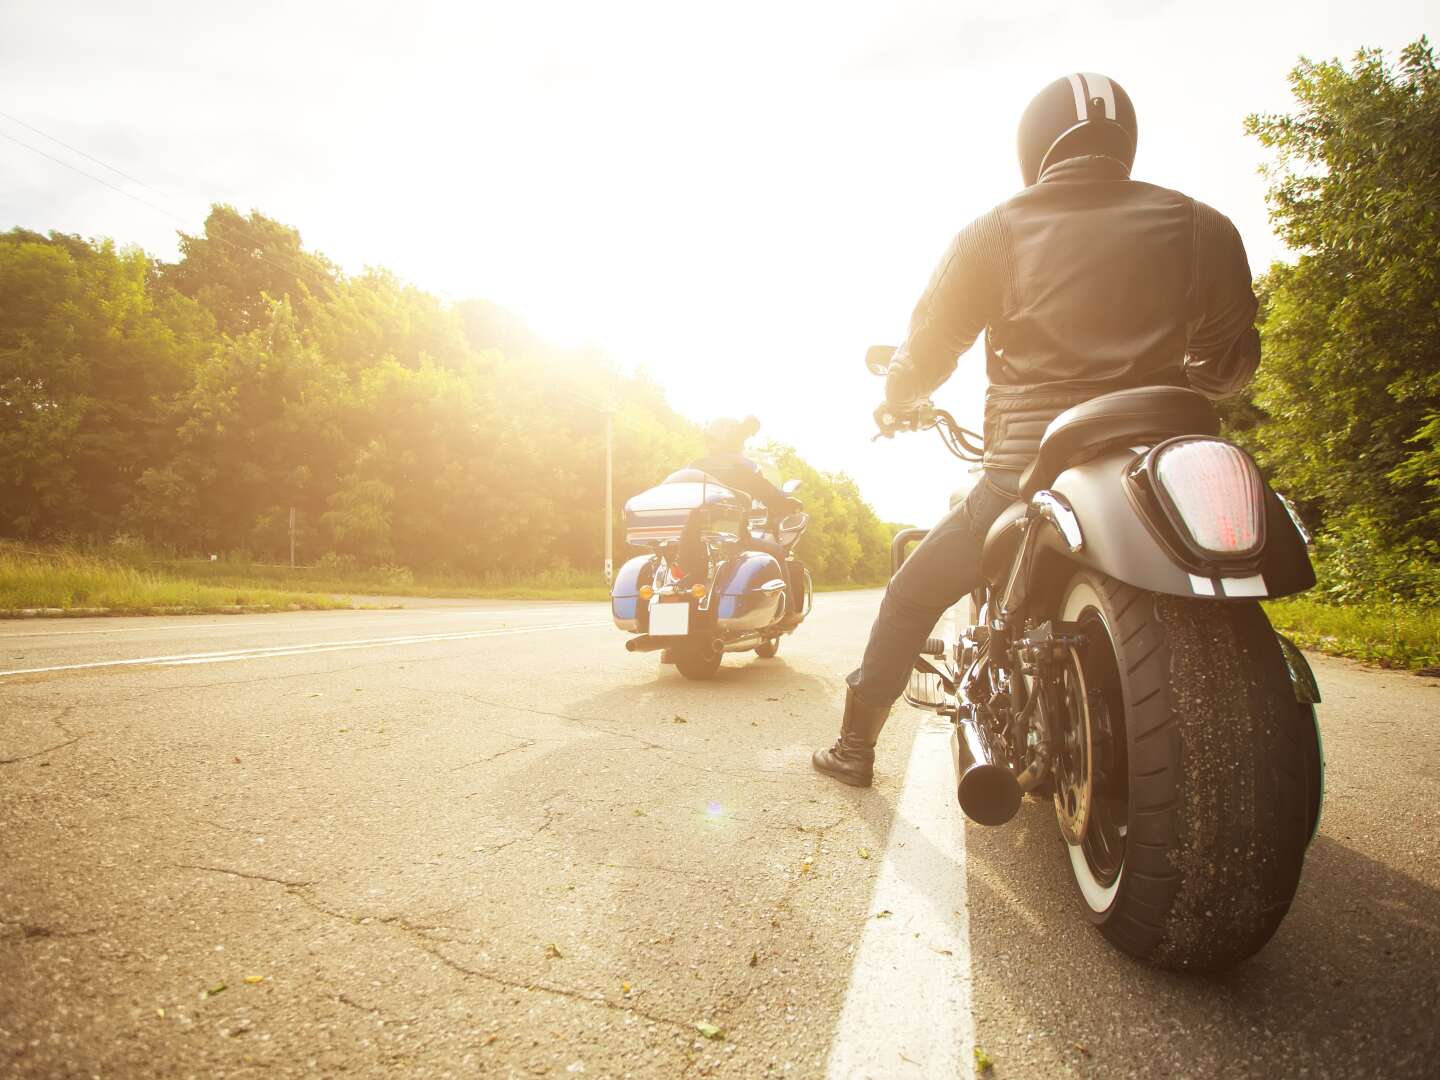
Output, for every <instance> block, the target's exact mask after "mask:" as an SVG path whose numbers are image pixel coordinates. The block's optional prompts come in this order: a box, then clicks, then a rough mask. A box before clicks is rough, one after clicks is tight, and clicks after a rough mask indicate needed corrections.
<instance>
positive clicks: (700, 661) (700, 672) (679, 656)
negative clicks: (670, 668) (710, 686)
mask: <svg viewBox="0 0 1440 1080" xmlns="http://www.w3.org/2000/svg"><path fill="white" fill-rule="evenodd" d="M673 653H674V656H675V666H676V668H678V669H679V671H680V674H681V675H684V676H685V678H687V679H702V680H703V679H713V678H714V677H715V676H716V674H717V673H718V672H719V671H720V661H721V660H722V659H724V657H725V654H724V653H723V652H721V651H720V650H719V649H717V648H715V646H714V644H713V643H712V642H708V641H699V640H697V639H695V638H686V639H685V640H684V641H683V642H681V643H680V644H679V645H676V646H674V649H673Z"/></svg>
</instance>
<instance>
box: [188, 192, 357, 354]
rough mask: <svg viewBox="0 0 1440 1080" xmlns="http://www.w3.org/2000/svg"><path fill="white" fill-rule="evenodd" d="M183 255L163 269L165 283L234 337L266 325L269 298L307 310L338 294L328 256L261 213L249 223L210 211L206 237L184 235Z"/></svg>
mask: <svg viewBox="0 0 1440 1080" xmlns="http://www.w3.org/2000/svg"><path fill="white" fill-rule="evenodd" d="M180 253H181V258H180V261H179V262H177V263H175V264H173V265H171V266H166V267H164V268H163V276H164V279H165V281H166V283H167V284H169V285H171V286H172V287H174V288H175V289H176V290H178V291H179V292H181V293H183V294H184V295H186V296H189V297H191V298H193V299H195V300H196V301H198V302H199V303H200V305H201V306H202V307H204V308H205V310H207V311H208V312H210V314H211V315H212V316H214V318H215V323H216V325H217V326H219V328H220V330H221V332H222V333H225V334H230V335H237V334H243V333H245V332H246V331H249V330H254V329H255V328H256V327H258V326H260V325H262V324H263V323H264V322H266V320H267V319H268V318H269V311H270V309H269V305H268V304H267V302H266V298H267V297H268V298H270V299H272V300H282V299H285V298H289V299H290V301H291V302H292V305H293V306H295V307H296V308H301V309H303V308H304V307H305V304H304V301H306V300H308V299H309V298H311V297H323V296H325V295H326V294H327V293H328V292H329V291H330V290H331V289H333V288H334V286H335V283H336V278H337V272H336V270H335V268H334V267H333V266H332V265H331V264H330V263H329V262H328V261H327V260H326V259H325V258H324V257H322V256H320V255H316V254H314V253H312V252H308V251H306V250H304V248H303V247H302V246H301V243H300V234H299V232H297V231H296V230H295V229H292V228H290V227H289V226H288V225H282V224H280V223H279V222H278V221H274V220H272V219H271V218H268V217H266V216H265V215H264V214H262V213H260V212H259V211H258V210H252V211H251V212H250V216H249V217H248V218H247V217H243V216H242V215H241V214H240V213H238V212H237V211H236V210H235V208H234V207H231V206H224V205H222V204H219V203H217V204H216V205H214V206H212V207H211V208H210V214H209V216H208V217H206V219H205V231H204V233H203V234H202V235H200V236H191V235H189V234H188V233H181V234H180ZM303 314H304V312H303V311H302V316H303ZM303 321H305V320H304V318H303V317H302V322H303Z"/></svg>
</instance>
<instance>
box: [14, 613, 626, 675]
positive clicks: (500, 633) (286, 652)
mask: <svg viewBox="0 0 1440 1080" xmlns="http://www.w3.org/2000/svg"><path fill="white" fill-rule="evenodd" d="M609 625H611V624H610V622H609V620H605V621H603V622H602V621H598V620H597V621H592V622H580V623H555V624H551V625H548V626H514V627H505V628H499V629H491V630H468V631H461V632H457V633H452V634H408V635H405V636H403V637H386V638H361V639H357V640H354V641H317V642H314V643H313V644H310V645H271V646H257V647H255V648H251V649H227V650H224V651H223V652H206V653H176V654H174V655H170V656H142V657H134V658H130V659H126V660H95V661H91V662H89V663H85V664H55V665H53V666H51V667H38V668H17V669H15V670H13V671H0V679H3V678H5V677H6V676H8V675H40V674H45V673H47V672H52V671H85V670H89V669H92V668H113V667H140V666H147V665H148V666H163V667H177V666H180V665H184V664H219V663H224V662H226V661H229V660H266V659H269V658H270V657H272V656H299V655H303V654H309V653H327V652H341V651H345V650H350V649H377V648H383V647H386V646H396V645H425V644H428V643H430V642H436V641H468V640H470V639H472V638H482V637H506V636H509V635H512V634H537V633H540V632H542V631H547V630H575V629H579V628H581V627H587V626H609Z"/></svg>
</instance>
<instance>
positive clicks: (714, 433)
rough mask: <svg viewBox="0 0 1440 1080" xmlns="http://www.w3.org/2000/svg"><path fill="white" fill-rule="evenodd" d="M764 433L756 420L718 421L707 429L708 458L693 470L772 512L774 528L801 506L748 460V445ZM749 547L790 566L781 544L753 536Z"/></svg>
mask: <svg viewBox="0 0 1440 1080" xmlns="http://www.w3.org/2000/svg"><path fill="white" fill-rule="evenodd" d="M759 430H760V421H759V420H756V419H755V417H753V416H747V417H746V418H745V419H744V420H715V421H713V422H712V423H711V424H709V425H708V426H707V427H706V428H705V456H704V457H702V458H697V459H696V460H695V461H692V462H691V463H690V468H692V469H699V470H700V471H701V472H704V473H708V474H709V475H710V476H713V477H714V478H715V479H716V480H718V481H720V483H722V484H724V485H725V486H726V487H728V488H733V489H734V490H736V491H739V492H742V493H743V494H746V495H749V496H750V497H751V498H752V499H754V500H755V501H756V502H758V503H760V504H761V505H763V506H764V507H765V509H766V511H768V512H769V515H770V520H769V522H768V524H769V526H770V527H772V528H773V527H774V525H775V524H777V523H778V522H779V521H780V520H781V519H783V518H785V517H786V516H788V515H789V514H793V513H794V512H795V511H796V510H798V509H799V508H800V503H799V502H798V501H796V500H795V499H792V498H791V497H790V496H789V495H786V494H785V493H784V492H783V491H781V490H780V489H779V488H777V487H776V486H775V485H774V484H772V483H771V482H770V481H769V480H767V479H765V476H764V474H763V473H761V471H760V466H759V465H756V464H755V462H753V461H751V460H750V459H749V458H747V457H746V456H745V442H746V440H748V439H749V438H750V437H751V436H752V435H754V434H755V433H756V432H758V431H759ZM748 546H749V547H750V548H751V549H752V550H755V551H764V552H767V553H769V554H771V555H773V556H775V558H776V560H777V561H778V562H779V563H780V565H781V567H785V566H786V560H787V559H788V558H789V555H790V553H789V552H788V551H787V550H786V549H785V548H784V547H783V546H782V545H780V544H778V543H776V542H774V541H773V540H770V539H769V538H768V537H765V536H755V535H754V534H753V533H752V535H751V537H750V541H749V542H748Z"/></svg>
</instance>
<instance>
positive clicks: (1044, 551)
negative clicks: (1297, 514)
mask: <svg viewBox="0 0 1440 1080" xmlns="http://www.w3.org/2000/svg"><path fill="white" fill-rule="evenodd" d="M1137 456H1138V455H1137V454H1136V453H1135V452H1134V451H1132V450H1128V449H1120V450H1116V451H1111V452H1110V453H1107V454H1103V455H1101V456H1099V457H1097V458H1094V459H1092V460H1090V461H1087V462H1085V463H1084V464H1081V465H1076V466H1073V467H1071V468H1069V469H1066V470H1065V471H1064V472H1062V473H1061V474H1060V475H1059V476H1058V477H1056V478H1055V483H1054V484H1052V485H1051V487H1050V488H1049V490H1050V491H1052V492H1054V493H1055V494H1057V495H1059V496H1060V497H1061V499H1062V500H1063V502H1064V504H1065V505H1067V506H1068V507H1069V508H1070V510H1072V511H1073V512H1074V515H1075V519H1076V520H1077V521H1078V523H1079V526H1080V535H1081V543H1080V548H1079V550H1078V551H1077V550H1074V549H1073V548H1072V547H1071V545H1070V544H1069V543H1068V542H1067V540H1066V539H1065V537H1064V536H1063V534H1062V533H1061V530H1060V528H1059V527H1058V526H1057V525H1055V524H1052V523H1049V522H1046V523H1043V524H1041V525H1040V526H1039V530H1040V531H1039V533H1038V535H1037V537H1036V541H1037V551H1038V552H1039V554H1040V557H1041V559H1042V560H1050V559H1054V558H1061V559H1064V560H1065V561H1067V562H1070V563H1072V564H1076V565H1079V566H1085V567H1089V568H1091V569H1094V570H1098V571H1100V572H1101V573H1103V574H1107V575H1109V576H1110V577H1113V578H1115V579H1116V580H1117V581H1123V582H1125V584H1127V585H1134V586H1135V587H1136V588H1139V589H1144V590H1146V591H1147V592H1154V593H1165V594H1168V595H1170V596H1203V597H1207V598H1214V599H1217V600H1263V599H1266V598H1271V597H1277V596H1289V595H1290V594H1292V593H1297V592H1302V591H1303V590H1305V589H1308V588H1310V586H1312V585H1314V584H1315V572H1314V570H1313V569H1312V568H1311V566H1310V558H1309V555H1308V554H1307V553H1306V550H1305V541H1304V539H1303V538H1302V537H1301V536H1300V533H1299V531H1298V530H1297V529H1296V528H1295V523H1294V522H1293V521H1292V520H1291V518H1290V515H1289V514H1287V513H1286V512H1285V508H1284V506H1282V505H1281V503H1280V500H1279V498H1278V497H1276V495H1275V493H1274V492H1272V491H1269V490H1268V489H1267V490H1266V521H1265V528H1266V540H1265V550H1264V551H1263V552H1262V554H1261V556H1260V562H1259V565H1258V572H1257V570H1256V569H1248V570H1245V571H1240V572H1237V573H1236V574H1234V575H1222V576H1219V577H1210V576H1201V575H1198V574H1193V573H1191V572H1190V571H1189V570H1188V569H1186V568H1185V567H1183V566H1181V565H1179V564H1178V563H1177V562H1176V560H1175V557H1174V556H1172V555H1171V554H1170V552H1169V551H1168V550H1167V549H1166V548H1165V547H1164V546H1163V545H1162V544H1161V543H1160V541H1159V539H1157V537H1156V535H1155V532H1154V531H1153V530H1152V528H1151V526H1150V525H1149V524H1147V523H1146V521H1145V520H1144V519H1143V518H1142V517H1141V514H1140V511H1139V510H1138V509H1137V507H1136V506H1135V504H1134V503H1133V502H1132V501H1131V498H1130V495H1129V491H1128V485H1127V482H1126V479H1125V473H1126V471H1127V470H1128V469H1129V468H1130V466H1131V464H1132V463H1133V462H1134V461H1135V460H1136V458H1137ZM1038 497H1039V496H1038V495H1037V498H1038Z"/></svg>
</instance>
